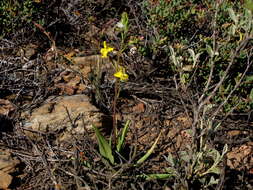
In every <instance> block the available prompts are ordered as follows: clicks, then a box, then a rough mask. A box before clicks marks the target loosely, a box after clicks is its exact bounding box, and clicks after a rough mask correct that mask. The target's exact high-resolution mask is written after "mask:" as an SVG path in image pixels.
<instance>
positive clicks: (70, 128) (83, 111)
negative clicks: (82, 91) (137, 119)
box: [25, 95, 104, 141]
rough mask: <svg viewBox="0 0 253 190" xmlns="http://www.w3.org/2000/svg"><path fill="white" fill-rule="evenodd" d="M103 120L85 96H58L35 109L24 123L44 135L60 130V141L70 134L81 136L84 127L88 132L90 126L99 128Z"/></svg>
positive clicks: (28, 127)
mask: <svg viewBox="0 0 253 190" xmlns="http://www.w3.org/2000/svg"><path fill="white" fill-rule="evenodd" d="M82 117H83V121H84V123H83V121H82ZM103 118H104V117H103V114H101V113H100V112H99V111H98V109H97V108H96V107H95V106H93V105H92V104H91V103H90V102H89V98H88V97H87V96H86V95H72V96H60V97H57V98H55V99H52V98H51V99H50V98H49V99H48V100H46V103H45V104H44V105H42V106H41V107H39V108H37V109H35V110H34V111H33V112H32V114H31V117H30V118H29V119H28V120H27V121H26V122H25V127H26V128H27V129H32V130H35V131H40V132H44V133H45V132H55V131H59V130H61V131H63V133H62V135H61V137H60V139H59V140H60V141H61V140H66V139H68V138H69V137H70V136H71V134H72V135H73V134H83V133H84V132H85V129H84V127H85V128H86V129H87V130H89V129H91V128H92V124H94V125H96V126H98V127H99V126H101V125H102V119H103ZM103 122H104V121H103ZM83 125H84V126H83ZM27 134H28V135H31V134H30V133H27Z"/></svg>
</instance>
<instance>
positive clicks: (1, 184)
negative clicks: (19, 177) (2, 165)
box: [0, 170, 12, 189]
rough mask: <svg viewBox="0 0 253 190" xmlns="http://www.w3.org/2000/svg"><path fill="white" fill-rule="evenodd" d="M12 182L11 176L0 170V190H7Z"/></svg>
mask: <svg viewBox="0 0 253 190" xmlns="http://www.w3.org/2000/svg"><path fill="white" fill-rule="evenodd" d="M11 182H12V176H11V175H9V174H7V173H4V172H2V171H1V170H0V189H7V188H8V187H9V185H10V184H11Z"/></svg>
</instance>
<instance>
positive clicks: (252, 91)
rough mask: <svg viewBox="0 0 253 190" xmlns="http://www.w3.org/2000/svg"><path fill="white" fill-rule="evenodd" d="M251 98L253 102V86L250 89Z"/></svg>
mask: <svg viewBox="0 0 253 190" xmlns="http://www.w3.org/2000/svg"><path fill="white" fill-rule="evenodd" d="M249 98H250V100H251V102H253V88H252V89H251V91H250V94H249Z"/></svg>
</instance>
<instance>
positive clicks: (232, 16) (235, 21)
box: [228, 8, 238, 25]
mask: <svg viewBox="0 0 253 190" xmlns="http://www.w3.org/2000/svg"><path fill="white" fill-rule="evenodd" d="M228 13H229V16H230V18H231V19H232V20H233V21H234V23H235V25H237V24H238V16H236V15H235V12H234V10H233V9H231V8H229V9H228Z"/></svg>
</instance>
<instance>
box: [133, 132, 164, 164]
mask: <svg viewBox="0 0 253 190" xmlns="http://www.w3.org/2000/svg"><path fill="white" fill-rule="evenodd" d="M161 134H162V133H160V134H159V135H158V137H157V139H156V140H155V142H154V144H153V145H152V147H151V148H150V149H149V150H148V151H147V152H146V154H145V155H144V156H143V157H141V158H140V159H139V160H138V161H137V164H141V163H143V162H145V160H146V159H147V158H148V157H149V156H150V155H151V154H152V152H153V151H154V149H155V146H156V144H157V142H158V140H159V138H160V136H161Z"/></svg>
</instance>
